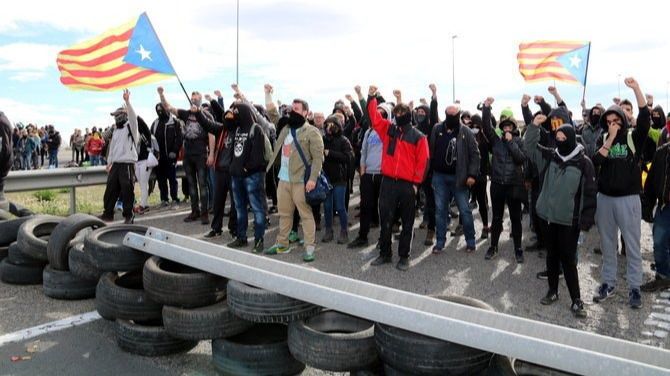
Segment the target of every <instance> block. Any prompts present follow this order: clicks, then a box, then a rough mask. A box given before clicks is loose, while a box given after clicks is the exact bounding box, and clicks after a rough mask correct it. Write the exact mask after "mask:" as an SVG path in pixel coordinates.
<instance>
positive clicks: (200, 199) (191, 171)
mask: <svg viewBox="0 0 670 376" xmlns="http://www.w3.org/2000/svg"><path fill="white" fill-rule="evenodd" d="M206 162H207V156H205V155H187V156H185V157H184V172H185V173H186V178H187V180H188V195H189V196H190V197H191V211H192V212H194V213H200V214H207V200H208V196H207V194H208V189H207V165H206ZM198 204H199V206H198Z"/></svg>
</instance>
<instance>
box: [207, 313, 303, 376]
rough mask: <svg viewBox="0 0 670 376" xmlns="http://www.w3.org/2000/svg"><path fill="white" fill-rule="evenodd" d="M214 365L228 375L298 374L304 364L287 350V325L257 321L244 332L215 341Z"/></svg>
mask: <svg viewBox="0 0 670 376" xmlns="http://www.w3.org/2000/svg"><path fill="white" fill-rule="evenodd" d="M212 359H213V363H214V367H216V369H217V370H218V371H219V372H220V373H221V374H222V375H226V376H228V375H229V376H247V375H249V376H255V375H275V376H284V375H297V374H299V373H301V372H302V371H303V370H304V369H305V365H304V364H302V363H300V362H299V361H298V360H296V359H295V358H294V357H293V356H292V355H291V353H290V352H289V350H288V342H287V328H286V325H281V324H258V325H254V326H253V327H251V328H250V329H249V330H247V331H245V332H244V333H241V334H238V335H236V336H233V337H230V338H219V339H215V340H213V341H212Z"/></svg>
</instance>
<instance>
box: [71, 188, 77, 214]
mask: <svg viewBox="0 0 670 376" xmlns="http://www.w3.org/2000/svg"><path fill="white" fill-rule="evenodd" d="M76 189H77V188H75V187H70V214H74V213H76V212H77V192H76Z"/></svg>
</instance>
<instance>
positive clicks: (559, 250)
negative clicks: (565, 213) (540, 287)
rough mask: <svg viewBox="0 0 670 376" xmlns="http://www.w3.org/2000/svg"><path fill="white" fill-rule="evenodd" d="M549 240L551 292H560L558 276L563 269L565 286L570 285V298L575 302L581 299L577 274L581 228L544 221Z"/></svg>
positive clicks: (548, 270) (548, 268) (548, 273)
mask: <svg viewBox="0 0 670 376" xmlns="http://www.w3.org/2000/svg"><path fill="white" fill-rule="evenodd" d="M543 226H544V228H545V229H546V230H547V232H546V240H547V243H546V245H547V275H548V277H549V278H548V280H549V290H551V291H553V292H556V293H557V292H558V275H559V273H560V270H561V267H562V268H563V275H564V276H565V284H566V285H568V291H569V292H570V298H571V299H572V301H573V302H574V301H575V300H576V299H580V298H581V296H580V293H579V276H578V274H577V240H578V239H579V228H578V227H576V226H563V225H559V224H556V223H547V222H546V221H544V223H543Z"/></svg>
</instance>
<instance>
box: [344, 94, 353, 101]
mask: <svg viewBox="0 0 670 376" xmlns="http://www.w3.org/2000/svg"><path fill="white" fill-rule="evenodd" d="M344 97H345V98H347V100H348V101H349V102H353V101H354V97H352V96H351V94H347V95H345V96H344Z"/></svg>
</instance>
